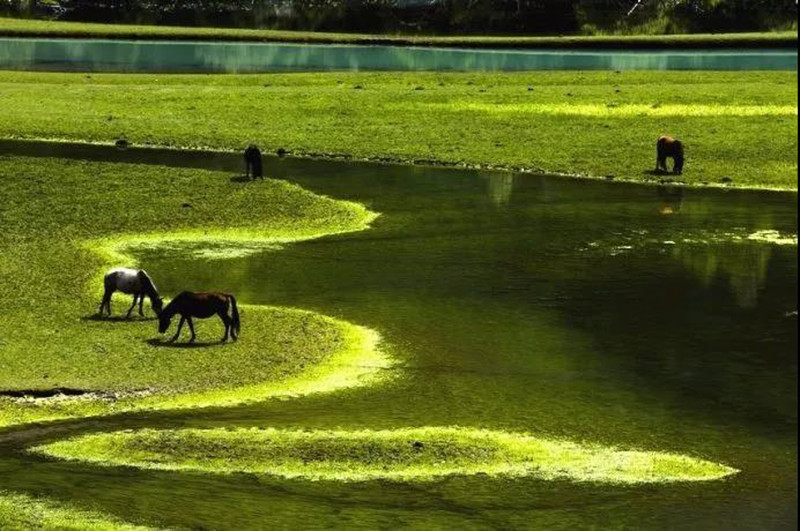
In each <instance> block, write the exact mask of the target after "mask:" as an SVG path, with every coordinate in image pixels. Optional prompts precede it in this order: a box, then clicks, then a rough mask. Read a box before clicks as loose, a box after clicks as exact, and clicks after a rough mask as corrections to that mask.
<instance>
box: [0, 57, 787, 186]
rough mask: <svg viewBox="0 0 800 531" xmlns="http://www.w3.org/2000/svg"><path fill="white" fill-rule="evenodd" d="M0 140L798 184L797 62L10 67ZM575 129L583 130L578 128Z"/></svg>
mask: <svg viewBox="0 0 800 531" xmlns="http://www.w3.org/2000/svg"><path fill="white" fill-rule="evenodd" d="M0 90H2V98H3V105H4V112H3V113H2V114H0V137H6V138H30V139H36V138H52V139H67V140H77V141H90V142H113V141H114V140H115V139H116V138H119V137H120V136H121V135H123V134H124V135H126V137H127V138H128V140H130V141H131V142H133V143H134V144H145V145H146V144H151V145H162V146H180V147H189V148H214V149H236V150H238V149H241V148H242V146H244V145H246V144H247V143H248V142H250V141H254V142H257V143H258V144H260V145H261V146H262V147H263V148H265V149H266V150H267V151H273V152H274V151H277V150H278V149H279V148H282V149H285V150H288V151H290V152H291V153H292V154H293V155H298V156H325V157H343V158H354V159H369V160H380V161H395V162H406V163H409V162H410V163H434V164H438V163H443V164H452V165H461V166H476V167H487V166H488V167H505V168H519V169H527V170H532V171H545V172H555V173H564V174H579V175H587V176H595V177H605V176H607V175H610V174H613V175H614V176H615V177H616V178H617V179H619V180H623V179H626V180H654V179H660V178H661V177H659V176H655V177H654V176H653V175H650V174H649V173H648V172H649V171H650V170H652V169H653V167H654V165H655V142H656V139H657V138H658V137H659V136H660V135H663V134H670V135H673V136H676V137H678V138H680V139H681V140H683V142H684V144H685V145H686V150H687V165H686V169H685V172H684V175H683V176H682V177H681V179H682V180H685V181H686V182H688V183H690V184H700V183H720V182H723V181H724V182H726V183H730V185H731V186H749V187H768V188H783V189H793V190H796V189H797V138H798V137H797V73H796V72H735V73H730V72H729V73H723V72H677V71H676V72H657V71H649V72H622V73H613V72H530V73H506V74H488V73H463V74H458V73H447V74H440V73H370V74H367V73H362V74H359V73H343V72H329V73H314V74H302V73H297V74H263V75H149V74H147V75H145V74H137V75H126V74H91V75H84V74H62V73H35V72H0ZM578 132H579V133H580V134H577V133H578Z"/></svg>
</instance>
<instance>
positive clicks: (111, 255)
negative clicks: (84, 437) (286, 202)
mask: <svg viewBox="0 0 800 531" xmlns="http://www.w3.org/2000/svg"><path fill="white" fill-rule="evenodd" d="M337 201H338V200H337ZM341 202H343V203H348V204H351V205H352V206H353V207H354V208H357V209H358V210H360V212H361V214H362V215H361V219H360V220H359V223H358V224H357V225H355V226H353V227H350V228H347V229H342V230H332V231H302V230H299V231H293V232H288V233H287V231H280V230H260V229H208V230H204V229H194V230H183V231H175V232H166V233H160V232H154V233H147V234H139V235H123V236H115V237H109V238H99V239H93V240H87V241H83V242H80V243H78V244H77V245H78V246H80V247H83V248H84V249H87V250H89V251H91V252H93V253H95V254H96V255H98V256H99V257H100V258H101V259H102V260H103V263H104V265H103V266H102V267H101V268H100V269H98V271H97V273H96V274H95V275H94V276H93V278H92V280H91V281H90V282H89V283H88V284H87V286H86V291H87V292H88V293H90V294H91V296H92V297H94V298H96V299H97V300H99V297H100V295H101V293H102V284H103V283H102V279H103V275H104V273H105V272H106V271H107V269H108V268H110V267H119V266H125V267H131V266H135V265H136V263H137V262H136V260H135V258H134V257H133V256H132V255H131V254H130V251H131V250H133V249H136V248H141V247H147V246H153V245H159V244H165V243H168V244H181V243H183V244H188V243H191V244H219V243H222V244H225V245H228V246H235V245H246V246H248V248H252V246H264V247H265V248H269V247H274V246H275V245H282V244H287V243H296V242H300V241H306V240H311V239H316V238H321V237H324V236H332V235H335V234H343V233H348V232H357V231H361V230H366V229H368V228H369V227H370V224H371V223H372V222H373V221H374V220H375V219H376V218H377V217H378V216H379V214H378V213H375V212H371V211H369V210H367V209H366V208H365V207H364V206H363V205H361V204H359V203H354V202H349V201H341ZM240 307H241V308H244V309H248V310H249V311H251V312H259V311H262V310H276V309H277V310H279V311H283V312H292V313H299V314H302V315H313V316H314V317H315V318H317V319H321V320H323V321H325V322H326V323H327V324H329V325H330V326H331V327H335V328H337V329H338V330H339V332H340V334H341V335H342V336H343V338H344V341H343V346H342V347H341V348H340V349H339V350H338V351H336V352H335V353H334V354H333V355H331V356H330V357H328V358H327V359H325V360H323V361H322V362H321V363H319V364H318V365H315V366H313V367H308V368H305V369H304V370H302V371H301V372H300V373H296V374H292V375H289V376H288V377H286V378H285V379H282V380H278V381H270V382H260V383H254V384H248V385H241V386H237V387H231V388H222V389H221V388H216V389H208V390H203V391H193V392H185V393H180V392H179V393H174V394H168V393H161V394H159V393H157V392H156V393H153V394H147V393H127V394H126V393H124V392H123V393H120V395H119V397H118V398H117V399H114V400H107V399H104V398H102V397H97V396H92V395H88V396H82V397H74V398H72V397H69V398H67V397H65V398H63V399H60V400H57V401H53V400H43V401H40V402H39V403H28V404H25V406H24V407H20V406H17V407H13V405H12V406H11V407H3V406H4V405H6V406H8V404H9V402H8V401H5V400H0V429H2V428H4V427H12V426H19V425H23V424H29V423H34V422H50V421H57V420H67V419H75V418H88V417H97V416H105V415H111V414H119V413H128V412H136V411H155V410H170V409H188V408H205V407H229V406H233V405H242V404H245V403H252V402H258V401H264V400H269V399H275V398H280V399H287V398H292V397H300V396H305V395H309V394H315V393H327V392H334V391H338V390H341V389H345V388H348V387H355V386H361V385H372V384H375V383H377V382H378V381H381V380H383V379H384V378H385V377H386V376H387V375H386V374H385V372H384V369H388V368H390V367H391V366H392V365H393V360H392V359H391V358H390V357H389V356H388V355H387V354H386V353H384V352H383V351H382V350H381V349H380V341H381V338H380V334H379V333H378V332H377V331H375V330H372V329H369V328H366V327H363V326H359V325H355V324H352V323H349V322H346V321H343V320H340V319H335V318H332V317H328V316H324V315H321V314H318V313H316V312H311V311H308V310H301V309H296V308H283V307H281V308H276V307H272V306H265V305H248V304H241V305H240ZM3 402H6V404H4V403H3Z"/></svg>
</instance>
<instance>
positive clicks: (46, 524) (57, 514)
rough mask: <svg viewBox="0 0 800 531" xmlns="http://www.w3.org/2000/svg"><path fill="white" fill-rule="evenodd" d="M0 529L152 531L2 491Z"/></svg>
mask: <svg viewBox="0 0 800 531" xmlns="http://www.w3.org/2000/svg"><path fill="white" fill-rule="evenodd" d="M0 528H2V529H6V530H24V529H61V530H66V529H69V530H73V529H74V530H78V529H88V530H92V531H106V530H108V531H148V530H152V529H156V528H153V527H147V526H139V525H134V524H129V523H126V522H124V521H122V520H119V519H117V518H115V517H113V516H111V515H107V514H104V513H101V512H97V511H94V510H87V509H79V508H76V507H73V506H71V505H67V504H63V503H60V502H56V501H51V500H48V499H46V498H36V497H33V496H30V495H27V494H18V493H14V492H8V491H3V490H0Z"/></svg>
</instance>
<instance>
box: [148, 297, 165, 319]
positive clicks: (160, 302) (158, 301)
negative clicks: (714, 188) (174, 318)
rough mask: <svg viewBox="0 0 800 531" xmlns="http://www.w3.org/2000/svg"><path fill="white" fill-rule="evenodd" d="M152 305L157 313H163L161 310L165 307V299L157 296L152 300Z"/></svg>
mask: <svg viewBox="0 0 800 531" xmlns="http://www.w3.org/2000/svg"><path fill="white" fill-rule="evenodd" d="M150 306H151V307H152V308H153V311H154V312H156V315H161V310H163V309H164V299H162V298H161V297H156V298H154V299H152V300H151V301H150Z"/></svg>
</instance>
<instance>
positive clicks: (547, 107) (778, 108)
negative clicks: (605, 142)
mask: <svg viewBox="0 0 800 531" xmlns="http://www.w3.org/2000/svg"><path fill="white" fill-rule="evenodd" d="M401 105H402V104H401ZM428 105H429V106H431V107H435V108H436V109H437V110H440V111H441V110H446V111H453V112H483V113H491V114H541V115H556V116H587V117H593V116H602V117H605V116H608V117H614V116H619V117H622V116H625V117H633V116H653V117H667V116H685V117H703V116H740V117H747V116H797V106H796V105H707V104H689V105H686V104H674V103H672V104H659V103H653V104H649V105H648V104H640V103H622V104H616V103H607V104H606V103H484V102H470V101H454V102H448V103H430V104H428Z"/></svg>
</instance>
